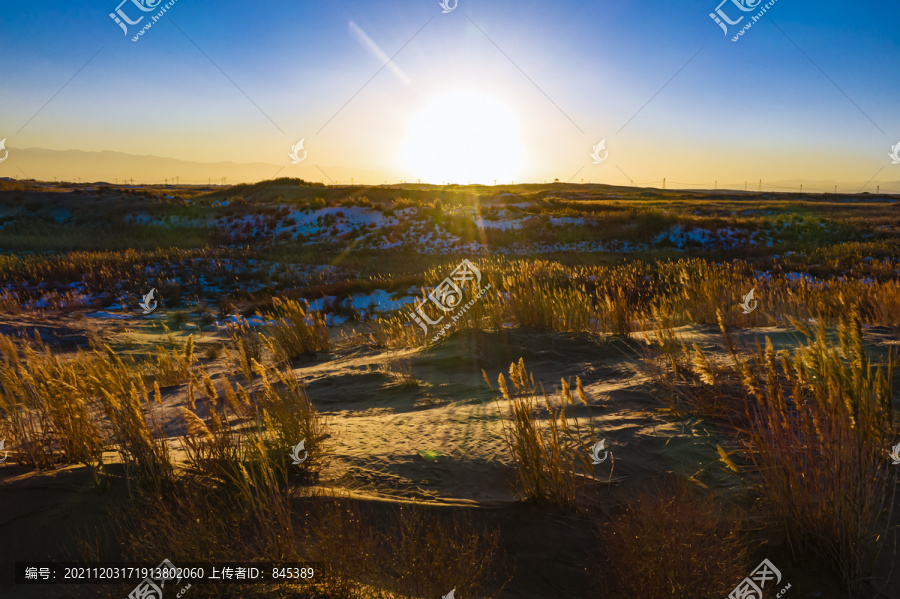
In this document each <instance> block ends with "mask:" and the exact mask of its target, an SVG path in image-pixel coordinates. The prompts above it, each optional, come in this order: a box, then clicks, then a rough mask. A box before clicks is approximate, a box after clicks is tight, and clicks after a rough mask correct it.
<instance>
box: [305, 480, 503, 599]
mask: <svg viewBox="0 0 900 599" xmlns="http://www.w3.org/2000/svg"><path fill="white" fill-rule="evenodd" d="M434 509H435V508H426V507H425V506H423V505H418V504H410V505H403V506H400V507H399V508H396V510H395V511H393V512H392V513H390V514H388V515H387V516H386V518H384V519H383V520H386V524H385V523H382V525H381V526H380V527H379V526H376V525H374V524H373V523H372V520H371V516H367V515H366V514H365V513H364V512H363V511H362V510H361V509H360V506H359V504H358V503H356V502H354V501H351V500H350V499H348V498H346V497H340V496H338V495H336V494H333V493H332V494H330V495H324V496H321V497H320V498H319V500H318V501H316V502H315V504H314V505H313V507H311V511H310V514H309V519H308V521H309V523H310V525H309V528H308V529H307V535H308V537H307V542H306V544H307V546H309V547H311V548H312V549H311V553H310V559H312V560H314V561H318V562H324V563H327V564H328V569H327V575H328V576H327V578H326V579H325V581H324V584H322V585H321V586H320V590H321V591H322V592H323V596H324V597H334V598H339V597H340V598H353V599H357V598H358V599H375V598H383V599H388V598H401V597H404V598H417V599H418V598H421V599H431V598H433V597H442V596H444V595H446V594H447V593H448V592H449V591H450V590H451V589H454V588H455V589H456V594H457V596H458V597H483V598H485V599H489V598H490V597H494V596H496V594H497V593H498V592H499V591H500V590H502V588H503V586H504V585H505V582H506V580H505V565H504V559H505V556H504V554H503V552H502V550H501V549H500V545H501V542H500V536H499V533H498V532H497V531H495V530H491V529H485V528H480V527H478V526H476V525H474V524H473V523H472V522H471V521H470V520H469V519H467V518H465V517H461V516H439V515H437V514H435V513H433V510H434Z"/></svg>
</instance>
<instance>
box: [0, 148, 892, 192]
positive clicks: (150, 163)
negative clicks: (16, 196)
mask: <svg viewBox="0 0 900 599" xmlns="http://www.w3.org/2000/svg"><path fill="white" fill-rule="evenodd" d="M8 149H9V148H8ZM0 177H11V178H15V179H37V180H42V181H53V180H60V181H81V182H85V183H86V182H96V181H106V182H109V183H116V182H118V183H124V182H126V181H130V180H132V179H133V180H134V182H135V183H165V182H167V180H168V182H170V183H171V182H173V181H174V179H175V177H177V178H178V182H179V183H181V184H191V183H193V184H204V185H205V184H207V183H213V184H216V183H219V184H221V183H222V182H223V178H224V181H225V183H227V184H233V183H255V182H257V181H264V180H266V179H273V178H275V177H299V178H301V179H305V180H307V181H320V182H323V183H337V184H342V185H344V184H350V183H351V179H352V180H353V182H354V183H357V184H370V185H377V184H382V183H385V182H387V183H398V182H399V181H400V178H398V175H396V174H395V175H393V176H392V175H391V174H385V173H383V172H378V171H368V170H361V169H352V168H347V167H339V166H331V165H317V164H315V163H313V162H312V161H310V160H306V161H304V162H302V163H301V164H297V165H294V164H291V163H290V159H289V158H288V157H287V155H285V161H284V162H283V163H282V164H272V163H266V162H196V161H191V160H178V159H176V158H164V157H162V156H139V155H136V154H126V153H123V152H111V151H105V152H85V151H82V150H65V151H63V150H46V149H42V148H23V149H15V148H13V149H9V157H8V158H7V160H5V161H4V162H2V163H0ZM410 182H411V181H410ZM522 182H523V183H526V181H522ZM539 182H540V181H538V183H539ZM595 183H600V181H595ZM835 185H837V190H838V192H839V193H857V192H859V191H860V190H861V189H863V187H864V186H865V189H864V190H865V191H868V192H869V193H876V190H877V189H878V188H879V186H880V190H881V193H896V194H900V180H893V181H880V180H877V179H876V180H873V181H871V182H869V183H868V184H866V182H865V181H850V182H848V181H832V180H825V181H821V180H820V181H812V180H804V179H791V180H781V181H763V185H762V190H763V191H799V190H800V188H801V186H802V187H803V191H804V192H810V193H816V192H829V193H830V192H833V191H834V187H835ZM668 188H669V189H678V188H679V186H678V185H677V184H674V183H673V184H670V185H668ZM685 188H686V189H697V188H698V186H691V187H685ZM712 188H713V186H712V185H710V186H709V189H712ZM743 188H744V185H743V184H723V185H720V186H719V189H735V190H742V189H743ZM758 189H759V181H758V180H756V181H750V182H748V184H747V190H748V191H757V190H758Z"/></svg>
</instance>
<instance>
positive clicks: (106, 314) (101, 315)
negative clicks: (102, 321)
mask: <svg viewBox="0 0 900 599" xmlns="http://www.w3.org/2000/svg"><path fill="white" fill-rule="evenodd" d="M85 316H87V317H88V318H114V319H117V320H130V319H131V315H130V314H122V313H118V314H114V313H112V312H107V311H105V310H99V311H97V312H88V313H87V314H85Z"/></svg>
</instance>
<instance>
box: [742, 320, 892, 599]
mask: <svg viewBox="0 0 900 599" xmlns="http://www.w3.org/2000/svg"><path fill="white" fill-rule="evenodd" d="M798 328H799V329H800V330H801V331H802V332H803V333H804V334H805V335H806V337H807V339H808V343H807V345H805V346H803V347H801V348H800V349H798V350H796V351H795V352H794V354H793V355H791V354H789V353H788V352H786V351H782V352H780V355H776V353H775V351H774V350H773V348H772V345H771V343H769V342H768V340H767V342H766V347H765V348H761V347H757V349H756V352H755V354H754V355H753V356H752V358H751V360H750V361H749V362H748V363H742V364H740V369H741V373H742V375H743V383H744V387H745V389H746V390H747V392H748V393H749V394H750V395H751V396H752V397H753V398H754V399H755V400H756V401H755V402H754V403H750V404H748V406H749V410H750V412H749V414H748V415H747V416H748V420H749V421H750V427H749V430H748V434H749V450H750V459H751V461H752V463H753V465H754V466H755V468H756V469H757V471H758V472H759V478H760V485H759V490H760V492H761V494H762V495H763V496H765V497H767V498H768V499H769V500H770V502H771V504H772V506H773V507H774V509H775V512H776V513H777V514H778V516H779V517H780V519H781V521H782V523H783V525H784V527H785V528H786V530H787V531H788V533H789V539H790V541H791V545H792V548H793V549H794V550H795V551H798V552H799V551H804V550H811V551H812V552H814V553H816V554H817V555H819V556H820V557H822V558H824V559H826V560H827V561H828V562H829V563H830V564H832V565H833V566H834V567H835V568H836V569H837V571H838V572H839V573H840V575H841V577H842V579H843V580H844V582H845V584H846V586H847V592H848V593H849V596H850V597H857V596H859V593H860V585H861V582H862V581H863V580H864V579H865V578H866V577H867V576H868V575H869V574H870V571H871V565H872V564H873V563H874V561H875V557H876V556H877V554H878V552H879V550H880V549H881V548H882V547H883V545H884V542H885V539H886V538H888V537H887V534H886V533H887V531H886V526H887V524H888V521H889V510H890V506H892V505H893V503H894V496H895V492H896V484H897V482H898V481H897V474H896V472H895V471H894V470H893V469H892V467H891V465H890V462H889V461H888V459H887V458H886V456H885V451H886V448H888V447H890V444H891V441H892V440H893V438H894V437H895V435H896V433H897V432H898V431H897V425H896V421H895V418H894V413H893V409H892V405H891V400H892V388H891V380H892V372H893V360H892V359H889V360H888V362H887V363H883V364H873V363H872V361H871V359H870V358H869V356H868V355H867V354H866V351H865V349H864V347H863V340H862V330H861V326H860V318H859V314H858V312H857V311H855V310H854V311H853V313H852V315H851V316H849V317H848V318H846V319H843V320H842V321H841V323H840V325H839V326H838V340H837V343H836V344H835V343H834V342H832V341H830V340H829V339H828V335H827V331H826V328H825V326H824V324H821V323H820V325H819V327H818V329H817V330H816V331H815V332H813V331H810V330H809V329H807V328H806V327H805V326H803V325H799V324H798Z"/></svg>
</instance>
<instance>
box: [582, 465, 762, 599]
mask: <svg viewBox="0 0 900 599" xmlns="http://www.w3.org/2000/svg"><path fill="white" fill-rule="evenodd" d="M597 542H598V544H599V546H600V553H601V554H602V559H601V560H598V562H597V564H598V565H595V566H592V567H591V568H590V569H589V573H590V576H591V578H592V579H593V581H594V583H595V584H594V585H593V586H594V587H595V589H597V596H598V597H603V598H607V597H608V598H611V599H612V598H615V599H721V598H722V597H725V596H727V595H728V593H729V592H730V591H731V590H732V589H733V588H734V586H735V584H736V583H737V582H739V581H740V579H741V577H742V576H745V575H746V572H748V569H747V566H748V549H747V546H746V544H745V543H744V542H743V541H742V540H741V536H740V522H739V521H737V520H735V519H734V518H729V517H727V516H726V515H724V514H723V512H722V510H721V509H720V508H719V506H718V505H717V504H716V502H715V501H714V499H713V498H712V497H711V496H710V497H704V496H702V495H701V494H700V492H698V491H697V490H695V489H693V488H692V487H690V486H689V483H687V482H685V481H682V480H678V479H671V480H668V481H666V482H665V483H663V484H660V485H658V486H657V487H656V488H655V489H652V490H647V491H644V492H642V493H641V494H640V495H639V496H638V497H637V498H636V499H635V500H634V501H632V502H631V503H630V504H629V505H627V506H625V508H624V510H623V511H622V512H621V513H620V514H618V515H617V516H614V517H613V519H612V520H611V521H609V522H608V523H605V524H604V525H602V527H600V528H599V529H598V530H597Z"/></svg>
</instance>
